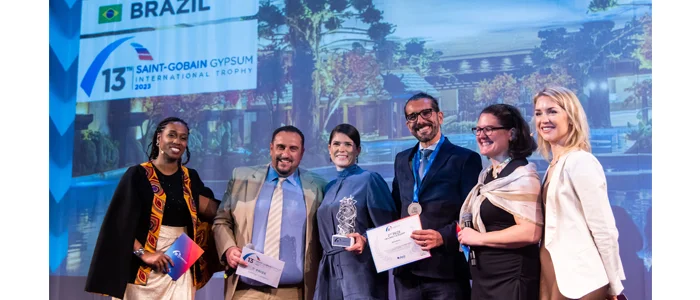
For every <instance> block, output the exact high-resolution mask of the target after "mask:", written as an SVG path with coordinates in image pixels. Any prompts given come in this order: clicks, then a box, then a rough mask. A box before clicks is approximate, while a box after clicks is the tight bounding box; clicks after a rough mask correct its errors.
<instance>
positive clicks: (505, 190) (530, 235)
mask: <svg viewBox="0 0 700 300" xmlns="http://www.w3.org/2000/svg"><path fill="white" fill-rule="evenodd" d="M472 131H473V132H474V134H476V141H477V144H478V146H479V151H480V152H481V154H482V155H484V156H486V157H488V158H489V161H490V162H491V166H490V167H488V168H486V169H484V170H483V171H482V172H481V174H480V175H479V179H478V182H477V184H476V185H475V186H474V188H473V189H472V190H471V192H470V193H469V195H468V196H467V199H466V200H465V201H464V204H463V205H462V209H461V211H460V228H461V231H460V232H459V234H458V238H459V242H460V243H461V244H463V245H467V246H470V247H471V251H473V253H474V261H475V262H476V265H475V264H473V263H470V266H471V269H470V271H471V274H472V294H471V299H472V300H489V299H493V300H500V299H521V300H536V299H538V294H539V278H540V260H539V247H538V245H537V244H538V242H539V241H540V236H541V235H542V225H543V216H542V208H541V202H539V197H538V196H539V183H540V179H539V176H538V175H537V170H536V167H535V164H534V163H529V162H528V161H527V157H529V156H530V155H531V154H532V152H533V151H535V150H536V149H537V144H536V143H535V140H534V139H533V138H532V137H531V136H530V127H529V126H528V124H527V122H526V121H525V120H524V119H523V117H522V116H521V114H520V112H519V111H518V109H517V108H516V107H513V106H511V105H507V104H495V105H491V106H489V107H486V108H485V109H484V110H483V111H482V112H481V114H480V116H479V121H478V122H477V127H475V128H472ZM470 215H471V221H472V224H474V229H472V228H469V227H466V226H465V224H466V221H467V218H469V216H470Z"/></svg>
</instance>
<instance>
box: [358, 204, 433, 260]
mask: <svg viewBox="0 0 700 300" xmlns="http://www.w3.org/2000/svg"><path fill="white" fill-rule="evenodd" d="M421 229H423V228H422V226H421V224H420V217H419V216H418V215H415V216H410V217H406V218H403V219H401V220H398V221H394V222H391V223H388V224H385V225H382V226H379V227H376V228H372V229H370V230H367V240H368V241H369V249H370V251H371V252H372V259H373V260H374V266H375V267H376V268H377V273H380V272H384V271H386V270H389V269H392V268H395V267H398V266H402V265H405V264H408V263H412V262H414V261H418V260H421V259H425V258H428V257H430V251H423V250H421V249H420V246H419V245H418V244H416V241H415V240H414V239H412V238H411V233H412V232H413V231H414V230H421Z"/></svg>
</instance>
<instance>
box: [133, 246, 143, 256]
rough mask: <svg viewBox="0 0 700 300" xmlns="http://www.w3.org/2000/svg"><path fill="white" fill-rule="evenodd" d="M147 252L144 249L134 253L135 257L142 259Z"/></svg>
mask: <svg viewBox="0 0 700 300" xmlns="http://www.w3.org/2000/svg"><path fill="white" fill-rule="evenodd" d="M144 252H145V250H144V249H143V248H139V249H138V250H136V251H134V255H136V256H138V257H141V256H142V255H143V253H144Z"/></svg>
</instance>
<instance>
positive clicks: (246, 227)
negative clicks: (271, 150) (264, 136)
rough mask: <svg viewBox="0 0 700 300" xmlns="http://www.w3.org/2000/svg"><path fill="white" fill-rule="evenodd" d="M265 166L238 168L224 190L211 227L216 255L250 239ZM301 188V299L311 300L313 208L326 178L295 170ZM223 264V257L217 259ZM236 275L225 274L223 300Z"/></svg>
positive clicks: (315, 249)
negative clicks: (303, 223) (303, 210)
mask: <svg viewBox="0 0 700 300" xmlns="http://www.w3.org/2000/svg"><path fill="white" fill-rule="evenodd" d="M268 166H269V164H268V165H264V166H257V167H239V168H236V169H234V170H233V175H232V176H231V180H230V181H229V183H228V187H227V188H226V193H225V194H224V197H223V199H222V203H221V205H220V206H219V210H218V212H217V214H216V217H215V218H214V224H213V225H212V230H213V231H214V239H215V240H216V249H217V251H218V253H219V257H222V258H223V255H224V253H225V252H226V249H228V248H230V247H234V246H237V247H243V246H245V245H246V244H248V243H252V241H253V218H254V212H255V203H256V201H257V199H258V195H259V194H260V190H262V186H263V182H264V181H265V177H266V176H267V170H268ZM299 176H300V178H301V187H302V189H303V190H304V200H305V201H306V238H305V239H306V245H305V252H306V253H305V255H304V299H309V300H310V299H313V296H314V289H315V287H316V276H317V275H318V274H317V273H318V264H319V260H320V242H319V240H318V228H316V210H317V209H318V206H319V205H320V204H321V200H323V188H324V187H325V186H326V181H325V180H324V179H322V178H321V177H319V176H318V175H316V174H314V173H312V172H308V171H305V170H301V169H299ZM221 263H222V264H224V265H226V260H225V259H223V260H222V261H221ZM237 284H238V276H237V275H234V276H229V277H228V278H227V279H226V283H225V286H224V294H225V297H224V299H227V300H229V299H233V294H234V292H235V291H236V285H237Z"/></svg>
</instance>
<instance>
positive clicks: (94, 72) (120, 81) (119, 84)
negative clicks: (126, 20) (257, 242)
mask: <svg viewBox="0 0 700 300" xmlns="http://www.w3.org/2000/svg"><path fill="white" fill-rule="evenodd" d="M132 38H133V36H129V37H125V38H121V39H118V40H116V41H114V42H112V43H111V44H109V45H107V47H105V48H104V49H102V51H100V53H98V54H97V56H96V57H95V59H94V60H93V61H92V63H91V64H90V67H88V70H87V72H85V76H84V77H83V80H82V81H81V82H80V87H81V88H82V89H83V91H85V94H87V95H88V97H89V96H90V95H91V94H92V89H93V87H94V86H95V80H97V76H98V75H99V74H100V70H102V66H103V65H104V63H105V62H106V61H107V58H109V55H110V54H112V52H114V50H117V48H119V46H121V44H123V43H124V42H126V41H127V40H129V39H132ZM131 46H132V47H133V48H134V50H136V54H137V55H138V58H139V60H153V56H151V53H150V52H148V49H146V48H145V47H144V46H142V45H141V44H138V43H131ZM125 71H126V68H114V69H107V70H104V71H103V72H102V74H103V75H105V80H106V82H105V92H109V90H110V89H111V90H113V91H120V90H122V89H123V88H124V85H125V84H126V81H125V80H124V78H123V75H124V72H125ZM112 72H114V74H115V77H114V81H115V84H112V85H111V84H110V81H111V77H112V76H111V75H112Z"/></svg>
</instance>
